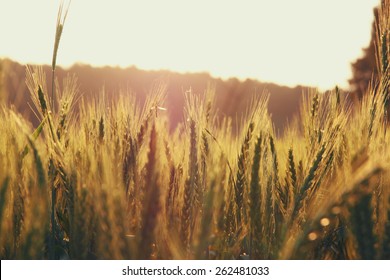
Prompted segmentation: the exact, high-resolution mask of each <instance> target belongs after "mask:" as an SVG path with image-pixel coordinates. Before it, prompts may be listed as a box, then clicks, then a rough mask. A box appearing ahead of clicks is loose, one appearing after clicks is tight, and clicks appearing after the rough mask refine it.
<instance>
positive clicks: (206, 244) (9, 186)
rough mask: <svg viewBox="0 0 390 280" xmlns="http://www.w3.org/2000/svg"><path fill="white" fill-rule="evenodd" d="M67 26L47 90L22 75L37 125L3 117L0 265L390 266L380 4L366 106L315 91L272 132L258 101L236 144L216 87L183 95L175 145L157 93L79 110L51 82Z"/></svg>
mask: <svg viewBox="0 0 390 280" xmlns="http://www.w3.org/2000/svg"><path fill="white" fill-rule="evenodd" d="M64 15H65V16H66V12H65V14H63V12H62V8H61V9H60V12H59V16H58V25H57V32H56V41H55V46H54V52H53V65H52V70H53V71H52V72H53V76H52V84H51V85H48V83H47V77H46V74H45V72H44V71H43V70H42V68H40V67H28V68H27V69H26V84H27V86H28V89H29V91H30V94H31V99H32V101H33V104H31V108H32V110H33V111H34V113H35V114H36V116H37V117H38V118H39V121H40V124H39V125H38V126H37V127H32V125H31V124H30V123H29V122H28V121H27V120H25V119H24V117H23V116H21V115H20V114H19V113H18V112H17V111H16V110H15V109H13V108H10V107H9V106H5V105H1V107H0V135H1V138H0V166H1V169H0V258H1V259H389V258H390V205H389V203H390V172H389V171H390V148H389V143H390V136H389V133H387V129H388V119H389V112H388V109H389V106H388V98H389V59H390V55H389V49H390V35H389V34H390V1H389V0H385V1H383V3H382V7H381V8H380V10H379V20H378V22H377V27H378V30H379V32H378V36H377V40H376V54H377V61H378V73H379V76H378V79H377V80H374V81H373V82H372V83H371V86H370V88H369V89H368V90H367V92H366V94H365V95H364V97H363V99H362V100H361V102H359V103H358V104H355V105H354V106H353V107H352V106H351V104H350V103H349V102H348V100H347V99H346V97H345V95H343V94H342V93H341V92H340V90H339V89H338V88H335V89H334V90H333V91H331V92H329V93H326V94H322V93H320V92H318V91H315V90H312V91H310V92H308V93H307V94H305V98H304V100H303V102H302V104H301V111H300V115H299V116H297V117H296V119H295V120H292V121H291V122H290V124H289V126H288V128H287V129H286V130H285V132H284V134H283V135H278V134H277V133H276V132H275V131H274V126H273V123H272V121H271V118H270V115H269V113H268V111H267V102H268V98H267V97H266V98H264V97H262V98H254V99H253V100H252V102H251V104H250V106H249V107H248V108H247V111H246V113H245V114H243V115H242V116H241V119H240V121H239V122H240V125H239V126H238V127H239V132H238V133H233V130H234V127H232V119H231V118H230V117H227V116H221V115H220V114H218V104H216V102H215V94H216V93H215V89H214V88H213V87H212V86H210V87H209V88H207V89H206V90H205V92H204V94H199V93H198V94H194V92H193V91H192V90H189V91H187V92H186V97H185V98H186V103H185V107H184V108H183V112H184V115H185V118H184V121H182V122H181V123H180V124H179V125H178V126H177V128H176V129H175V131H173V132H172V131H170V126H169V118H168V116H167V114H166V111H165V105H164V100H165V95H166V91H167V85H166V84H165V83H163V82H156V83H155V84H153V85H152V86H151V89H150V93H149V95H148V97H147V99H146V101H145V102H144V103H143V105H140V102H139V101H138V100H137V99H136V97H135V95H133V94H131V93H124V94H122V95H121V96H120V97H119V98H117V99H116V100H109V99H107V98H105V95H104V94H101V95H99V96H97V97H96V98H95V100H93V101H91V102H90V101H87V100H84V98H83V96H82V95H81V93H80V90H79V85H78V81H77V77H75V76H72V75H69V76H68V77H66V78H65V79H64V80H63V81H59V80H58V79H56V77H55V67H56V56H57V51H58V45H59V42H60V37H61V32H62V29H63V27H64V21H65V17H64ZM0 81H1V80H0ZM50 88H51V90H50V91H49V89H50ZM0 90H1V84H0ZM271 94H272V93H271ZM0 96H2V95H0ZM0 101H2V100H1V99H0ZM2 104H5V102H3V103H2Z"/></svg>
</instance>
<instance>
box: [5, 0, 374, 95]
mask: <svg viewBox="0 0 390 280" xmlns="http://www.w3.org/2000/svg"><path fill="white" fill-rule="evenodd" d="M59 2H60V1H59V0H55V1H53V0H34V1H31V0H0V36H1V39H0V40H1V45H0V57H10V58H12V59H14V60H17V61H19V62H22V63H47V64H50V62H51V53H52V48H53V41H54V33H55V23H56V17H57V10H58V6H59ZM66 3H68V1H65V6H66ZM378 4H379V0H359V1H356V0H294V1H291V0H278V1H270V0H235V1H225V0H213V1H210V0H196V1H192V0H165V1H159V0H155V1H152V0H138V1H136V0H104V1H96V0H82V1H78V0H74V1H72V3H71V6H70V10H69V14H68V18H67V22H66V24H65V28H64V33H63V37H62V41H61V45H60V51H59V56H58V64H59V65H63V66H71V65H72V64H74V63H75V62H82V63H87V64H91V65H94V66H102V65H111V66H122V67H127V66H131V65H134V66H137V67H139V68H141V69H144V70H159V69H168V70H172V71H180V72H204V71H205V72H209V73H210V74H212V75H213V76H215V77H222V78H229V77H237V78H239V79H246V78H252V79H258V80H260V81H264V82H273V83H278V84H282V85H286V86H296V85H298V84H302V85H307V86H314V87H319V88H321V89H323V90H324V89H328V88H331V87H334V86H335V85H336V84H337V85H339V86H342V87H346V86H347V85H348V83H347V80H348V79H349V78H350V77H351V67H350V63H351V62H352V61H353V60H355V59H356V58H357V57H359V56H360V55H362V51H361V49H362V48H363V47H364V46H366V45H368V43H369V39H370V29H371V22H372V20H373V13H372V9H373V7H374V6H375V5H378Z"/></svg>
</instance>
